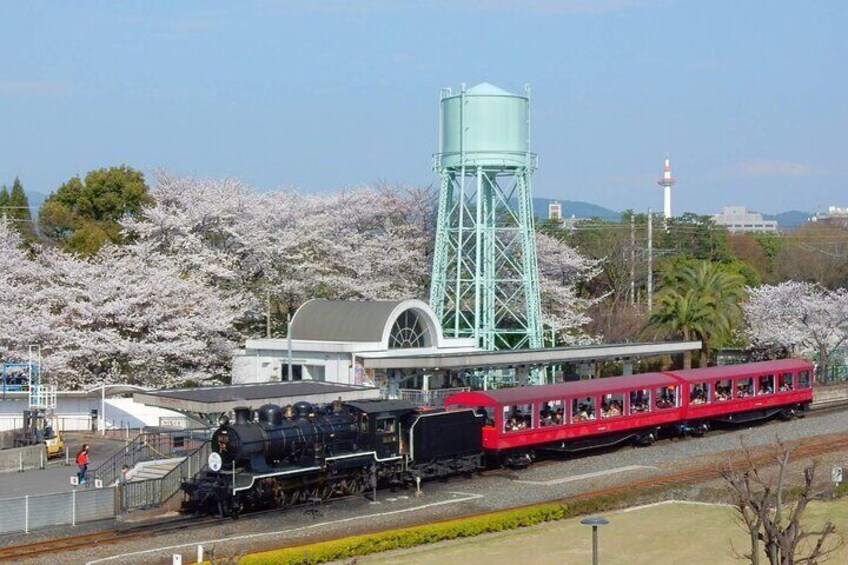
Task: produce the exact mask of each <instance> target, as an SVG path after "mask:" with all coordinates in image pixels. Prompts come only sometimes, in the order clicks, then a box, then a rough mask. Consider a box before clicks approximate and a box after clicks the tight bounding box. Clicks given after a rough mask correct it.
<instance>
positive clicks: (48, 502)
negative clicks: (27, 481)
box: [0, 488, 117, 534]
mask: <svg viewBox="0 0 848 565" xmlns="http://www.w3.org/2000/svg"><path fill="white" fill-rule="evenodd" d="M116 496H117V490H116V489H115V488H102V489H87V490H73V491H71V492H59V493H53V494H40V495H32V496H23V497H19V498H6V499H2V500H0V508H2V509H3V510H2V512H0V534H8V533H14V532H27V533H28V532H30V531H32V530H37V529H40V528H47V527H50V526H68V525H70V526H75V525H77V524H79V523H82V522H89V521H91V520H103V519H107V518H114V517H115V514H116V504H115V502H116Z"/></svg>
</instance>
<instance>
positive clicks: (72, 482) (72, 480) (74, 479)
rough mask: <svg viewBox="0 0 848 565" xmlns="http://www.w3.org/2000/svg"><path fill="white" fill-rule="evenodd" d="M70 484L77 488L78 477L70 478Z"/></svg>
mask: <svg viewBox="0 0 848 565" xmlns="http://www.w3.org/2000/svg"><path fill="white" fill-rule="evenodd" d="M71 484H72V485H74V486H75V487H76V486H79V477H71Z"/></svg>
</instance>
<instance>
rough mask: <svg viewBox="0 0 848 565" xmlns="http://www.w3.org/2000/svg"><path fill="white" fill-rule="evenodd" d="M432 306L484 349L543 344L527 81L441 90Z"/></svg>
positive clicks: (450, 327) (452, 328)
mask: <svg viewBox="0 0 848 565" xmlns="http://www.w3.org/2000/svg"><path fill="white" fill-rule="evenodd" d="M439 110H440V121H439V125H440V130H441V131H440V135H439V152H438V153H436V154H435V155H434V160H433V169H434V170H435V171H436V172H437V173H438V174H439V176H440V177H441V187H440V192H439V210H438V224H437V228H436V246H435V253H434V259H433V271H432V279H431V287H430V306H431V307H432V308H433V309H434V311H435V312H436V314H437V315H438V316H439V318H440V319H441V320H442V324H443V326H444V329H445V332H446V333H447V334H448V335H452V336H455V337H475V338H477V339H478V340H479V342H480V344H481V346H482V347H484V348H486V349H508V348H509V349H512V348H522V347H541V346H542V326H541V307H540V301H539V283H538V272H537V271H538V269H537V265H536V240H535V231H534V228H533V222H534V220H533V206H532V204H533V199H532V194H531V187H530V177H531V175H532V173H533V171H534V170H535V169H536V162H537V161H536V155H534V154H533V153H530V90H529V88H527V87H525V90H524V94H523V95H519V94H512V93H510V92H507V91H505V90H502V89H500V88H498V87H496V86H493V85H491V84H488V83H482V84H479V85H477V86H474V87H473V88H469V89H466V88H465V87H464V86H463V88H462V89H461V90H460V92H459V93H456V94H454V93H453V92H452V91H451V90H449V89H445V90H443V91H442V95H441V99H440V101H439Z"/></svg>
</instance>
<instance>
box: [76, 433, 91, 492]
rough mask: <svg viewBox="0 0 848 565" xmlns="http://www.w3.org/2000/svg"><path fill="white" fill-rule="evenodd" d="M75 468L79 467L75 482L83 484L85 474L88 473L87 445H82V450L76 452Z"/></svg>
mask: <svg viewBox="0 0 848 565" xmlns="http://www.w3.org/2000/svg"><path fill="white" fill-rule="evenodd" d="M77 466H78V467H79V471H77V480H78V481H79V484H81V485H84V484H85V472H86V471H88V444H87V443H84V444H82V449H80V450H79V452H77Z"/></svg>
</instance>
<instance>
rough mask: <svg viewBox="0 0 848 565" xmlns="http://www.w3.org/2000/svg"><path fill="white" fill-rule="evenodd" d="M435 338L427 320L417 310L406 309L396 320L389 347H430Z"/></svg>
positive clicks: (390, 335)
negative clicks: (432, 336)
mask: <svg viewBox="0 0 848 565" xmlns="http://www.w3.org/2000/svg"><path fill="white" fill-rule="evenodd" d="M432 343H433V340H432V338H431V336H430V328H429V327H428V326H427V322H426V321H424V320H422V319H421V316H420V315H419V314H418V312H416V311H415V310H412V309H409V310H404V311H403V312H402V313H401V315H400V316H398V317H397V320H395V323H394V325H393V326H392V332H391V334H389V349H410V348H415V347H430V345H432Z"/></svg>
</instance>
